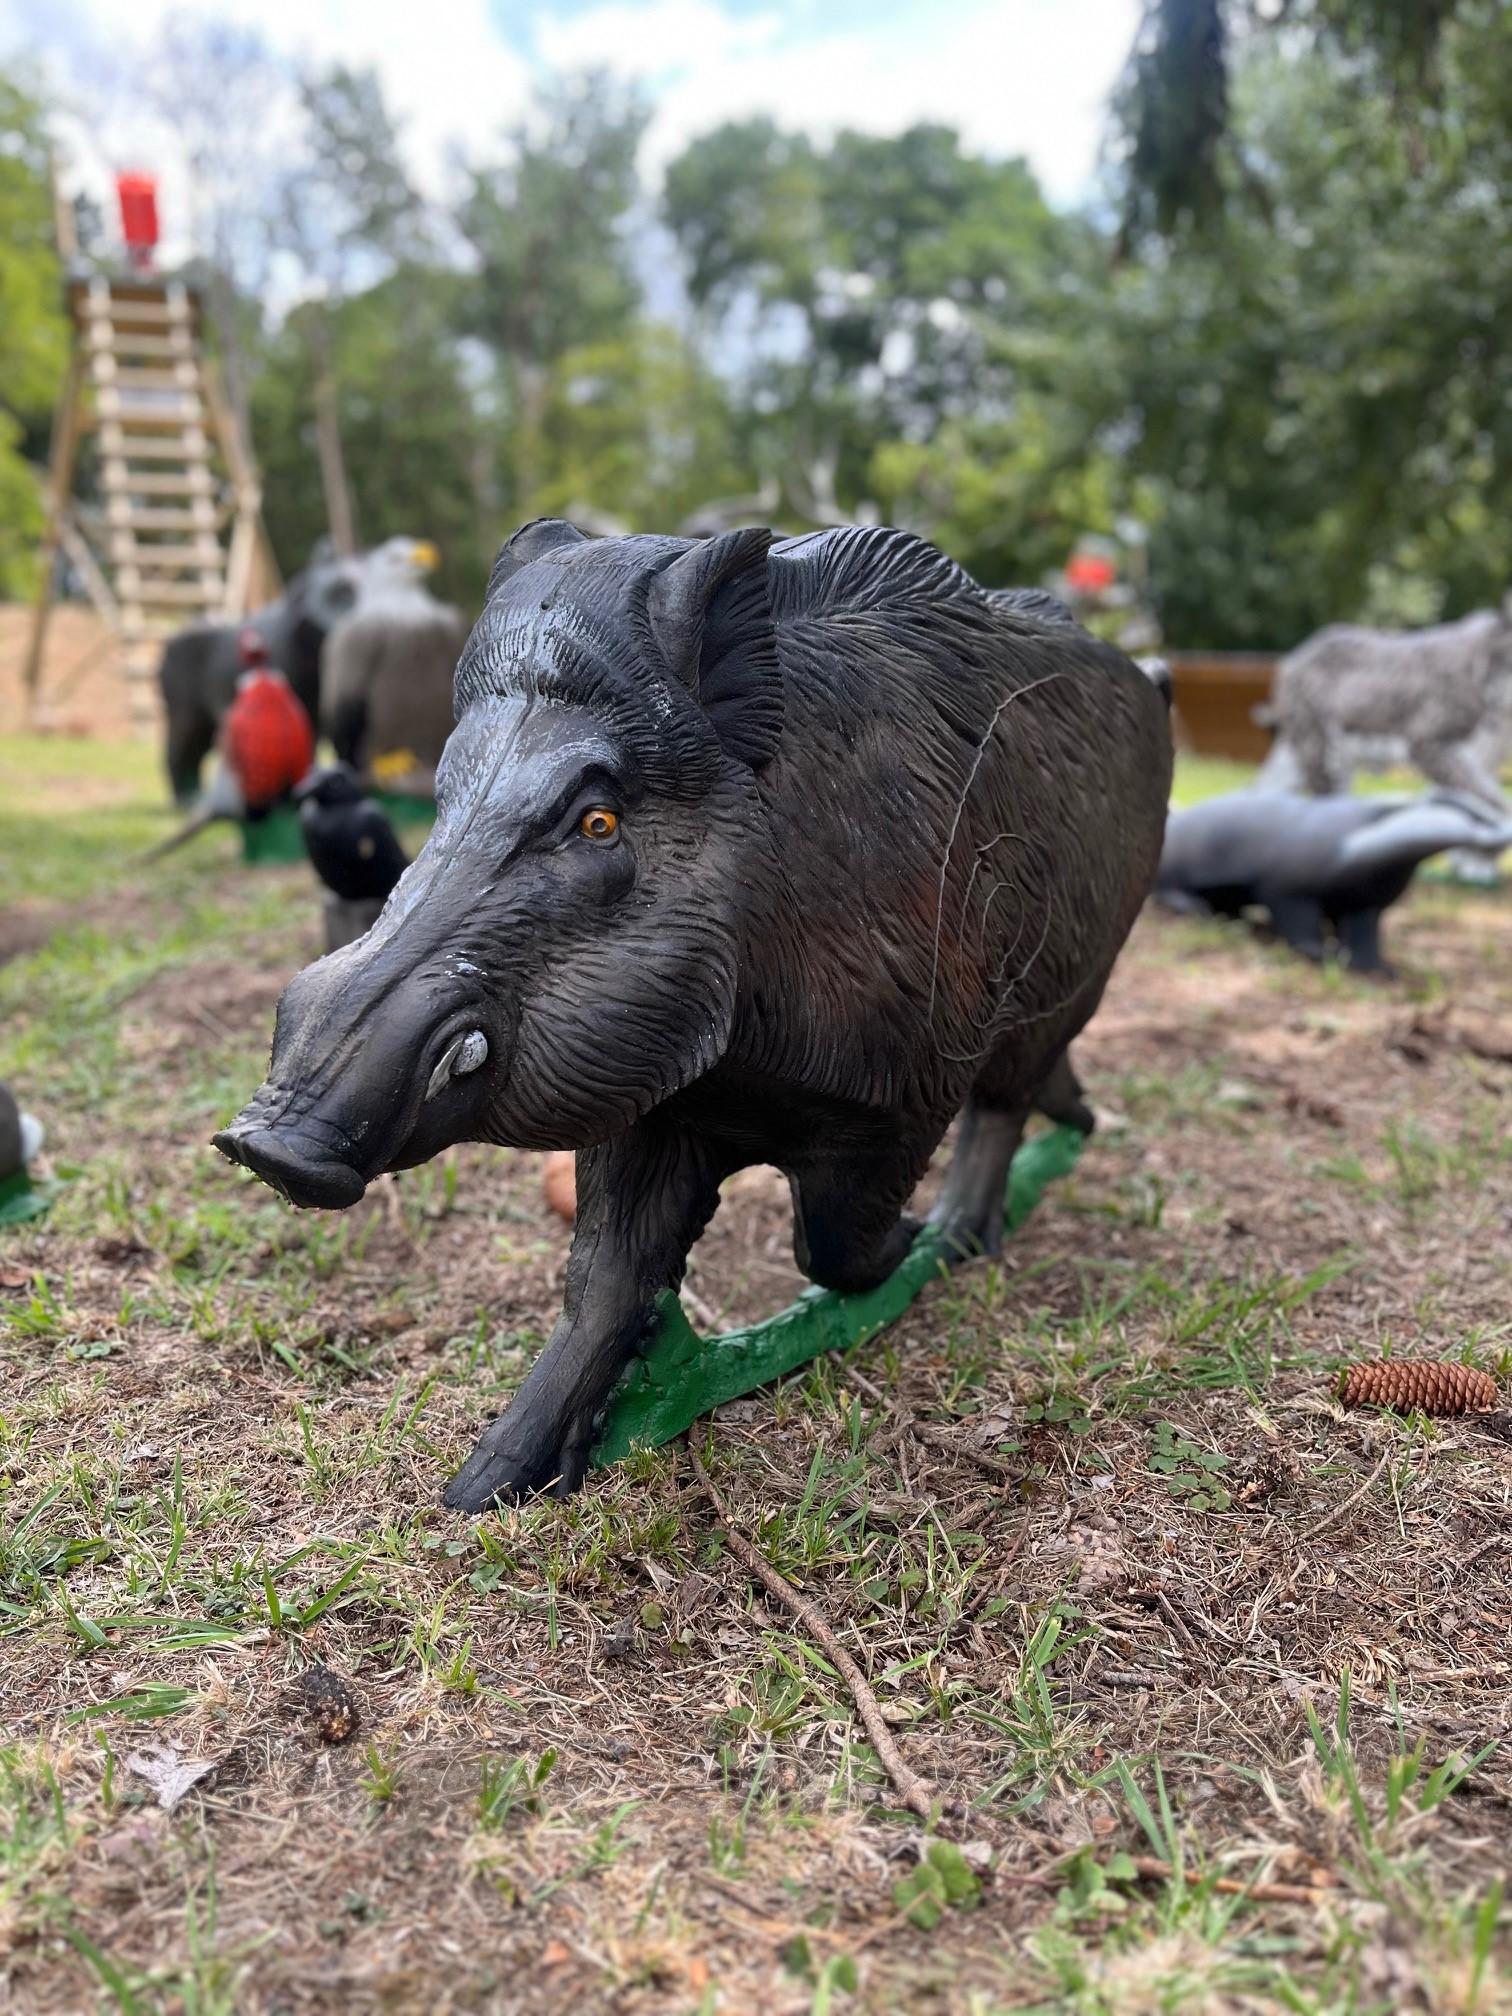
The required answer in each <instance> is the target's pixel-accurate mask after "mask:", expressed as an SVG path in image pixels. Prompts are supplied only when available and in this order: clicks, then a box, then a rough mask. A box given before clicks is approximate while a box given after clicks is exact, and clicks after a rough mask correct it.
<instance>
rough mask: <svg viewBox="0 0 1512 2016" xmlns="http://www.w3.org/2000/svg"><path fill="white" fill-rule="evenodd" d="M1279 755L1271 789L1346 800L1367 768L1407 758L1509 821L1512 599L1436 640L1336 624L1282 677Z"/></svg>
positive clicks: (1437, 633)
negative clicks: (1505, 769)
mask: <svg viewBox="0 0 1512 2016" xmlns="http://www.w3.org/2000/svg"><path fill="white" fill-rule="evenodd" d="M1271 719H1272V720H1273V722H1274V725H1275V727H1276V731H1277V738H1278V740H1277V748H1276V751H1275V752H1274V755H1273V758H1272V761H1271V763H1270V764H1268V765H1267V766H1266V770H1265V773H1264V781H1265V782H1266V783H1267V784H1270V785H1274V786H1278V787H1282V788H1284V787H1285V786H1286V785H1288V784H1290V783H1291V782H1292V781H1293V780H1295V781H1296V783H1297V784H1299V785H1300V788H1301V789H1303V790H1305V791H1310V792H1312V793H1314V794H1315V795H1319V796H1321V795H1323V794H1324V793H1327V792H1334V791H1345V790H1347V789H1348V788H1349V783H1350V779H1351V776H1352V775H1353V772H1354V770H1355V768H1356V767H1357V766H1359V765H1361V764H1362V763H1363V762H1365V761H1366V760H1368V759H1371V758H1374V759H1376V760H1379V759H1380V758H1381V757H1383V756H1384V757H1387V758H1390V759H1396V758H1402V757H1404V758H1405V759H1406V761H1408V762H1409V763H1412V764H1414V765H1415V766H1416V767H1417V768H1418V769H1419V770H1421V771H1422V772H1423V774H1424V776H1425V777H1427V778H1428V779H1429V780H1430V781H1431V782H1432V783H1434V784H1437V785H1438V786H1440V788H1441V789H1443V790H1447V791H1460V792H1464V793H1466V794H1467V795H1468V796H1470V797H1471V798H1474V799H1477V800H1479V801H1480V802H1481V803H1482V804H1485V805H1488V806H1490V807H1491V808H1492V809H1493V810H1495V811H1497V812H1506V811H1507V810H1508V809H1509V808H1508V804H1507V800H1506V798H1505V796H1504V794H1503V792H1502V788H1501V781H1500V777H1499V774H1498V773H1499V771H1500V768H1501V765H1502V763H1503V761H1504V760H1505V758H1506V755H1507V750H1508V744H1509V741H1512V597H1509V598H1508V600H1507V601H1506V602H1505V603H1503V605H1502V607H1501V608H1500V609H1494V610H1492V609H1488V610H1481V611H1478V612H1477V613H1476V614H1475V615H1473V616H1466V617H1465V618H1464V619H1463V620H1462V621H1461V622H1458V623H1443V624H1440V625H1438V626H1437V627H1436V628H1434V629H1430V630H1403V631H1395V630H1367V629H1364V628H1362V627H1359V626H1357V625H1354V624H1334V625H1331V626H1330V627H1329V628H1328V629H1326V630H1320V631H1319V632H1318V633H1317V635H1316V636H1314V637H1309V638H1308V640H1307V642H1306V643H1305V644H1302V645H1299V646H1298V648H1297V649H1296V650H1295V651H1293V652H1292V653H1291V654H1290V655H1289V656H1288V657H1286V658H1283V659H1282V661H1281V664H1280V666H1279V667H1278V668H1277V673H1276V689H1275V697H1274V701H1273V705H1272V708H1271Z"/></svg>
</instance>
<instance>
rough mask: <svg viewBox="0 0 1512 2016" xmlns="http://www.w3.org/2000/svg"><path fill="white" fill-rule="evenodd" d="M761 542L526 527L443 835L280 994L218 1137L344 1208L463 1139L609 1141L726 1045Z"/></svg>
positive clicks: (443, 804) (441, 779) (743, 859)
mask: <svg viewBox="0 0 1512 2016" xmlns="http://www.w3.org/2000/svg"><path fill="white" fill-rule="evenodd" d="M770 543H771V534H770V533H768V532H765V531H739V532H731V533H726V534H724V535H722V536H721V537H719V538H716V539H711V540H708V541H705V542H699V543H695V542H692V541H688V540H677V539H660V538H651V537H641V538H628V539H612V540H609V539H606V540H588V539H585V538H584V537H583V536H582V534H581V533H578V532H576V531H575V530H574V529H573V528H572V527H571V526H568V525H565V524H562V523H560V522H559V521H555V520H538V521H536V522H535V523H533V524H531V525H527V526H525V527H524V528H522V530H521V531H519V532H517V533H516V534H515V535H514V537H513V538H512V539H511V540H510V541H509V543H508V544H507V545H506V546H505V547H504V549H503V551H502V552H501V553H500V555H499V559H498V561H497V563H496V565H495V568H494V573H493V578H492V580H491V581H490V583H489V592H488V599H487V605H486V607H485V610H484V613H483V616H482V618H481V620H480V621H479V623H478V626H477V628H476V629H475V630H474V632H473V634H472V636H471V638H470V639H469V641H468V644H467V648H466V650H465V651H464V653H463V656H462V660H461V662H460V664H459V666H458V668H457V676H456V726H455V728H454V730H453V732H452V735H451V738H450V740H449V741H448V743H447V746H446V751H445V754H444V756H443V758H442V761H441V765H440V768H439V770H438V773H437V778H436V795H437V818H436V824H435V827H434V829H433V831H432V833H431V836H430V838H429V840H428V841H427V843H426V845H425V847H424V848H423V849H422V851H421V852H420V854H419V855H418V857H417V858H416V859H415V861H414V862H412V863H411V865H410V867H409V868H408V869H407V870H406V872H405V874H404V876H403V878H402V879H401V881H400V882H399V884H398V886H397V887H396V888H395V890H394V892H393V894H392V896H391V897H390V898H389V900H388V903H387V905H386V906H385V908H384V910H383V913H382V915H381V916H380V917H379V919H378V921H377V923H376V924H375V925H374V926H373V928H372V929H371V930H370V931H369V932H368V933H367V934H366V936H365V937H362V938H360V939H358V940H357V941H356V942H355V943H354V944H352V945H348V946H346V947H344V948H343V949H342V950H340V951H338V952H334V953H332V954H330V955H329V956H328V957H327V958H324V959H321V960H318V961H317V962H316V963H315V964H314V965H313V966H310V967H307V968H306V969H305V971H304V972H302V973H301V974H299V975H298V976H297V977H296V978H295V980H294V981H293V982H292V983H291V985H290V986H289V987H288V989H287V990H286V992H285V994H284V996H283V999H282V1001H281V1002H280V1003H279V1008H278V1016H277V1022H276V1025H275V1030H274V1037H273V1057H272V1063H271V1066H270V1069H269V1073H268V1077H267V1081H266V1083H265V1084H264V1085H263V1086H262V1087H261V1088H260V1090H259V1091H258V1092H257V1093H256V1095H255V1096H254V1097H253V1099H252V1100H251V1102H250V1104H249V1105H248V1106H247V1107H246V1108H245V1110H244V1111H243V1112H242V1113H241V1114H240V1115H239V1116H238V1117H237V1119H236V1120H235V1121H234V1122H233V1123H232V1125H231V1126H230V1127H228V1128H227V1129H226V1130H225V1132H224V1133H222V1134H218V1135H217V1136H216V1146H217V1147H218V1148H220V1149H221V1150H222V1152H223V1153H224V1154H226V1155H227V1156H229V1157H230V1158H231V1159H232V1160H233V1161H236V1162H240V1163H243V1164H244V1165H245V1166H246V1167H247V1168H249V1169H251V1170H253V1171H255V1172H256V1173H257V1174H258V1175H259V1176H261V1177H263V1178H264V1179H265V1180H266V1181H267V1182H269V1183H270V1184H272V1185H273V1186H274V1187H275V1188H276V1189H278V1190H279V1191H281V1192H282V1193H283V1195H284V1196H286V1197H287V1198H288V1199H289V1200H290V1201H291V1202H293V1203H295V1204H300V1205H309V1206H324V1207H339V1206H342V1205H346V1204H351V1203H354V1202H355V1201H356V1200H357V1199H358V1198H359V1197H360V1196H361V1195H362V1193H363V1191H364V1189H365V1188H366V1186H367V1184H368V1183H369V1182H370V1181H371V1180H372V1179H373V1178H374V1177H375V1176H377V1175H380V1174H382V1173H383V1172H385V1171H387V1170H393V1169H402V1168H408V1167H410V1166H412V1165H413V1164H415V1163H417V1162H422V1161H425V1160H426V1159H428V1158H429V1157H430V1156H432V1155H435V1154H436V1153H437V1152H438V1151H439V1150H440V1149H442V1148H444V1147H446V1146H447V1145H449V1144H450V1143H452V1142H454V1141H463V1140H483V1141H494V1142H499V1143H504V1144H507V1145H511V1146H515V1147H525V1148H578V1147H584V1146H588V1145H591V1144H593V1143H595V1142H600V1141H604V1140H607V1139H609V1138H610V1137H611V1136H612V1135H614V1134H616V1133H618V1132H620V1131H622V1130H623V1129H625V1128H627V1127H629V1126H630V1125H631V1124H633V1122H634V1121H635V1120H636V1119H637V1118H638V1117H640V1116H641V1115H643V1114H644V1113H646V1112H648V1111H649V1110H650V1109H651V1108H652V1107H653V1106H655V1105H656V1104H658V1103H659V1102H660V1101H662V1100H664V1099H666V1098H668V1097H669V1096H671V1095H672V1094H673V1093H675V1092H677V1091H678V1090H680V1089H681V1088H683V1087H684V1086H686V1085H688V1084H690V1083H691V1082H692V1081H693V1080H694V1079H696V1078H698V1077H699V1076H701V1075H702V1074H703V1073H704V1072H706V1071H707V1070H709V1069H710V1067H711V1066H712V1065H713V1064H714V1063H715V1062H717V1060H718V1059H719V1057H720V1056H721V1054H722V1053H723V1050H724V1047H725V1045H726V1042H727V1041H728V1037H729V1032H730V1027H731V1020H732V1015H733V1011H734V1001H735V987H736V972H737V967H738V962H739V955H740V942H741V936H742V931H741V921H742V914H743V907H744V905H745V902H746V901H747V896H748V887H749V884H750V881H751V877H752V872H753V868H755V872H756V873H757V874H758V875H760V874H761V873H762V872H764V871H763V870H762V869H760V868H756V862H757V861H758V860H760V859H761V857H762V856H763V855H764V853H765V851H766V850H765V840H764V827H763V822H762V818H761V811H760V805H759V801H758V798H757V793H756V789H755V781H754V773H755V772H756V771H757V770H758V769H759V768H760V767H761V766H762V765H763V764H764V763H765V762H766V761H767V760H768V759H769V758H770V757H771V756H772V754H773V753H774V752H775V750H776V747H777V743H778V739H779V737H780V734H781V727H782V687H781V677H780V673H779V670H778V666H777V659H776V651H775V645H774V641H773V634H772V624H771V614H770V604H769V599H768V589H767V560H766V555H767V548H768V546H769V545H770Z"/></svg>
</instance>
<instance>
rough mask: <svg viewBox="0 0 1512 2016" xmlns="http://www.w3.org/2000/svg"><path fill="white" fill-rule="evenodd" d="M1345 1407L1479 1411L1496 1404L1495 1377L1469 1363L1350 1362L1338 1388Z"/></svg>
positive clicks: (1454, 1411) (1391, 1360)
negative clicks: (1372, 1363)
mask: <svg viewBox="0 0 1512 2016" xmlns="http://www.w3.org/2000/svg"><path fill="white" fill-rule="evenodd" d="M1339 1392H1340V1398H1341V1399H1342V1400H1343V1402H1344V1405H1345V1406H1346V1407H1395V1408H1397V1409H1398V1411H1399V1412H1401V1413H1403V1414H1407V1413H1411V1412H1412V1411H1413V1410H1414V1409H1415V1410H1416V1411H1417V1412H1419V1413H1422V1414H1470V1413H1479V1412H1482V1411H1483V1410H1484V1409H1486V1408H1488V1407H1494V1406H1495V1405H1496V1397H1497V1396H1496V1381H1495V1380H1494V1379H1493V1378H1492V1377H1491V1374H1490V1373H1489V1372H1477V1371H1475V1370H1474V1369H1473V1368H1472V1367H1471V1366H1469V1365H1430V1364H1425V1363H1424V1362H1423V1361H1422V1360H1421V1359H1420V1360H1418V1361H1417V1362H1415V1363H1414V1362H1413V1361H1412V1360H1410V1359H1403V1358H1391V1359H1388V1360H1386V1361H1385V1362H1384V1363H1382V1364H1379V1365H1351V1366H1350V1368H1349V1370H1348V1371H1347V1372H1346V1373H1345V1374H1344V1376H1343V1379H1342V1381H1341V1384H1340V1388H1339Z"/></svg>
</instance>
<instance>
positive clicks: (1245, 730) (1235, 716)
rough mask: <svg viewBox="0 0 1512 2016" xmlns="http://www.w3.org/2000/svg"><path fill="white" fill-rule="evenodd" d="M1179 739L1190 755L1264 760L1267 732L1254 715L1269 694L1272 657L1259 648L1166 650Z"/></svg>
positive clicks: (1273, 666) (1268, 739)
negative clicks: (1245, 649)
mask: <svg viewBox="0 0 1512 2016" xmlns="http://www.w3.org/2000/svg"><path fill="white" fill-rule="evenodd" d="M1162 655H1163V656H1164V658H1165V661H1166V663H1167V664H1168V665H1169V666H1170V668H1171V697H1172V701H1173V703H1174V705H1175V708H1176V715H1177V729H1176V737H1177V745H1178V747H1180V748H1183V749H1189V750H1191V752H1192V754H1193V755H1194V756H1225V757H1227V758H1228V759H1229V760H1230V761H1231V762H1234V763H1263V762H1264V761H1265V758H1266V756H1267V755H1268V754H1269V753H1270V746H1271V736H1270V730H1269V729H1268V728H1264V727H1262V726H1261V725H1260V724H1259V723H1258V722H1257V721H1256V720H1255V718H1254V710H1255V709H1256V708H1257V707H1263V706H1265V705H1266V704H1267V702H1268V701H1269V700H1270V693H1271V681H1272V679H1273V678H1274V677H1275V672H1276V660H1275V659H1274V657H1271V656H1269V655H1267V654H1266V653H1264V652H1259V651H1167V652H1164V653H1163V654H1162Z"/></svg>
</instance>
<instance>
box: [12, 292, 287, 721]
mask: <svg viewBox="0 0 1512 2016" xmlns="http://www.w3.org/2000/svg"><path fill="white" fill-rule="evenodd" d="M69 305H70V307H71V309H72V311H73V318H74V325H75V329H76V332H77V341H76V344H75V349H74V355H73V361H72V365H71V368H70V372H69V378H68V384H67V388H66V390H65V393H64V399H63V403H62V405H61V406H60V407H59V410H58V416H57V420H56V423H55V426H54V432H53V452H52V468H51V482H50V492H49V499H48V507H49V508H48V530H47V537H46V540H45V542H44V550H43V566H44V579H43V583H42V590H41V595H40V597H39V600H38V604H37V611H36V622H35V624H34V628H33V637H32V649H31V653H30V656H29V658H28V661H27V668H26V681H27V686H28V689H29V691H30V693H31V696H32V704H33V713H34V716H35V715H36V713H37V712H38V704H39V701H40V690H39V689H40V683H41V662H42V643H43V637H44V633H45V628H46V622H47V614H48V609H49V607H50V605H51V599H52V573H53V566H54V562H55V559H56V555H57V551H58V549H59V548H60V547H61V548H62V549H63V550H64V551H65V552H66V553H67V555H68V558H69V560H70V561H71V562H72V563H73V565H74V568H75V571H76V572H77V574H78V575H79V577H80V579H81V580H82V582H83V584H84V587H85V590H86V592H87V593H88V595H89V597H90V599H91V601H92V602H93V603H94V604H95V606H96V608H97V609H98V610H99V612H100V614H101V615H102V616H103V617H104V618H105V620H106V622H107V623H108V624H109V626H110V629H111V630H112V631H113V632H114V633H115V635H116V637H117V638H118V640H119V643H120V648H121V662H122V667H123V670H124V672H125V675H126V678H127V681H128V690H129V695H130V705H131V712H132V716H133V719H134V720H135V721H136V723H137V725H138V727H140V728H149V727H151V726H152V725H153V724H154V723H155V722H156V721H157V718H158V704H159V703H158V695H157V687H156V672H157V664H158V659H159V656H160V655H161V648H162V644H163V640H164V639H165V638H167V637H171V636H172V635H173V634H174V633H175V632H176V631H178V630H181V629H182V628H183V627H184V625H185V624H186V623H189V622H193V621H195V620H196V619H200V620H205V619H209V620H232V621H234V620H235V619H236V618H237V617H239V616H241V615H242V614H244V613H245V611H246V610H247V608H248V606H249V603H250V601H251V599H252V596H253V593H254V591H255V590H257V589H259V588H263V589H267V591H268V592H273V590H274V589H276V584H277V571H276V568H275V567H274V565H273V562H272V556H271V553H270V552H269V550H268V546H267V538H266V534H265V533H264V532H263V529H262V523H261V517H260V511H261V493H260V490H259V488H258V484H257V479H256V475H255V472H254V471H253V469H252V467H251V465H250V462H249V460H248V457H247V454H246V451H245V449H244V447H243V444H242V442H241V439H240V436H239V433H238V430H237V428H236V425H235V422H234V420H233V419H232V416H231V413H230V411H229V408H228V406H227V403H226V401H225V398H224V396H223V394H222V393H221V390H220V387H219V384H218V382H217V380H216V378H215V375H214V371H213V368H212V366H211V365H210V363H209V360H208V359H207V358H206V357H205V355H204V352H203V347H202V343H201V331H200V317H199V302H198V299H197V296H196V295H195V294H194V292H193V291H192V290H191V289H190V288H189V287H187V286H186V285H185V284H184V283H183V282H182V281H178V280H156V279H151V278H146V277H142V276H133V277H130V278H113V277H109V276H106V275H92V276H88V277H79V278H76V279H75V280H74V281H73V282H72V284H71V286H70V289H69ZM91 395H92V396H91ZM91 409H92V413H91ZM90 424H93V426H94V428H95V431H96V433H97V437H98V444H99V486H98V487H99V510H98V512H97V513H95V514H87V513H85V512H84V511H83V510H82V509H81V508H79V507H77V506H76V505H75V504H74V502H73V497H72V486H73V471H74V464H75V460H76V456H77V449H78V442H79V437H80V434H81V433H82V432H83V431H84V429H85V428H86V427H87V426H89V425H90ZM217 461H219V464H220V465H221V469H223V471H224V474H223V475H222V474H221V473H219V472H218V469H217ZM91 519H92V521H93V522H92V524H91V529H92V530H93V533H94V538H93V543H92V545H91V541H90V540H89V539H86V537H85V536H84V526H85V524H86V522H90V521H91ZM228 522H229V524H230V526H231V537H230V543H229V547H228V546H227V545H226V544H225V543H224V542H223V534H224V532H225V529H226V526H227V524H228ZM97 556H98V557H97ZM270 577H271V579H270Z"/></svg>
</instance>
